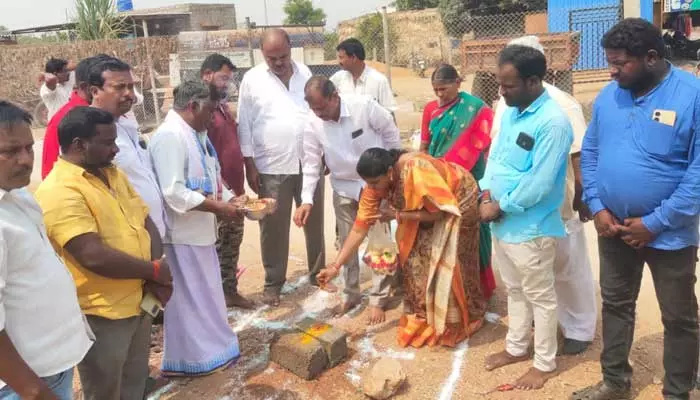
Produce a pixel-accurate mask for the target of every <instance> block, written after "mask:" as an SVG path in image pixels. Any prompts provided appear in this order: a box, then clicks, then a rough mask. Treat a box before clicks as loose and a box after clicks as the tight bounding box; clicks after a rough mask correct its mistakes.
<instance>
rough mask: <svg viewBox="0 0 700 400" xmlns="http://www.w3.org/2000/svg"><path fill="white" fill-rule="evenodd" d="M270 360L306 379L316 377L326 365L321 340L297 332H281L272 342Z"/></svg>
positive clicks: (326, 359)
mask: <svg viewBox="0 0 700 400" xmlns="http://www.w3.org/2000/svg"><path fill="white" fill-rule="evenodd" d="M270 360H271V361H273V362H275V363H277V364H279V365H280V366H281V367H283V368H285V369H287V370H289V371H290V372H291V373H293V374H294V375H296V376H298V377H300V378H304V379H306V380H311V379H314V378H316V377H317V376H319V375H320V374H321V372H323V371H324V370H325V369H326V367H327V366H328V356H326V352H325V350H324V349H323V345H322V344H321V342H319V341H318V340H316V339H314V338H313V337H312V336H310V335H307V334H305V333H297V332H294V333H286V334H283V335H281V336H280V337H279V339H277V341H275V342H274V343H273V344H272V346H271V348H270Z"/></svg>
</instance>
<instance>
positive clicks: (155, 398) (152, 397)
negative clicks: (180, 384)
mask: <svg viewBox="0 0 700 400" xmlns="http://www.w3.org/2000/svg"><path fill="white" fill-rule="evenodd" d="M174 388H175V382H170V383H168V384H167V385H165V386H163V387H162V388H160V389H158V390H156V391H155V392H153V393H151V394H149V395H148V400H159V399H160V397H161V396H163V395H164V394H166V393H168V392H170V391H171V390H173V389H174Z"/></svg>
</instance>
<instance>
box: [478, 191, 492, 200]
mask: <svg viewBox="0 0 700 400" xmlns="http://www.w3.org/2000/svg"><path fill="white" fill-rule="evenodd" d="M477 198H478V199H479V200H486V199H491V191H490V190H484V191H483V192H481V193H479V196H478V197H477Z"/></svg>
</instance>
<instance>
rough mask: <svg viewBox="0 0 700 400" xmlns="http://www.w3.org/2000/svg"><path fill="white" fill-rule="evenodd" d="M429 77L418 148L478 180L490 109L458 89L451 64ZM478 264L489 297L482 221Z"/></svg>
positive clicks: (487, 240) (486, 233)
mask: <svg viewBox="0 0 700 400" xmlns="http://www.w3.org/2000/svg"><path fill="white" fill-rule="evenodd" d="M431 80H432V85H433V91H434V92H435V95H436V96H437V98H438V99H437V100H434V101H432V102H430V103H428V104H426V106H425V109H424V110H423V124H422V129H421V151H423V152H425V153H428V154H430V155H431V156H433V157H438V158H439V157H442V158H445V159H446V160H447V161H450V162H453V163H456V164H459V165H461V166H462V167H463V168H464V169H466V170H467V171H469V172H471V174H472V175H473V176H474V179H476V180H477V181H479V179H481V178H482V176H483V175H484V170H485V169H486V158H487V155H488V149H489V146H490V144H491V136H490V133H491V125H492V123H493V111H492V110H491V108H489V107H488V106H487V105H486V104H484V102H483V101H482V100H481V99H479V98H478V97H475V96H472V95H470V94H468V93H466V92H463V91H460V88H459V87H460V85H461V83H462V80H461V78H460V77H459V74H458V73H457V70H456V69H455V68H454V67H453V66H451V65H449V64H441V65H439V66H438V67H437V68H436V69H435V71H434V72H433V75H432V78H431ZM479 264H480V270H481V286H482V290H483V294H484V296H485V297H486V299H489V298H490V297H491V295H492V294H493V291H494V289H495V288H496V280H495V278H494V275H493V269H492V268H491V229H490V228H489V226H488V224H481V229H480V233H479Z"/></svg>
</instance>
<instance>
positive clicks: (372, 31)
mask: <svg viewBox="0 0 700 400" xmlns="http://www.w3.org/2000/svg"><path fill="white" fill-rule="evenodd" d="M355 35H356V36H355V37H357V39H358V40H359V41H361V42H362V44H363V45H364V47H365V52H366V53H367V59H372V57H373V54H374V53H375V52H376V54H377V60H376V61H381V62H384V61H385V58H384V26H383V25H382V15H381V14H380V13H375V14H372V15H370V16H367V17H365V18H364V19H363V20H362V21H360V23H359V24H358V25H357V28H356V33H355ZM397 39H398V37H397V35H396V31H395V30H394V27H393V26H392V24H391V22H390V21H389V49H390V51H394V50H395V49H396V41H397Z"/></svg>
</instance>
